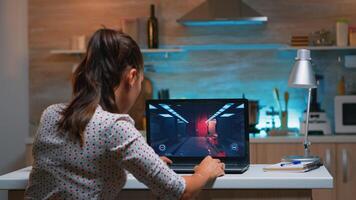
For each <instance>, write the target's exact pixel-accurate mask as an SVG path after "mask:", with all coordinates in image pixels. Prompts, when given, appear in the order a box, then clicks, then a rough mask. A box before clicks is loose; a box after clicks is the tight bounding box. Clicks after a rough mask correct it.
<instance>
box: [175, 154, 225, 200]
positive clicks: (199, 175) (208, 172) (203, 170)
mask: <svg viewBox="0 0 356 200" xmlns="http://www.w3.org/2000/svg"><path fill="white" fill-rule="evenodd" d="M224 170H225V165H224V163H221V162H220V160H219V159H213V158H212V157H211V156H207V157H205V158H204V160H203V161H202V162H201V163H200V164H199V165H198V166H197V167H196V168H195V170H194V171H195V173H194V174H193V175H191V176H183V178H184V180H185V184H186V186H185V190H184V193H183V195H182V198H181V199H182V200H186V199H192V198H194V197H195V196H197V195H198V194H199V192H200V191H201V189H203V187H204V186H205V185H206V183H208V182H209V181H211V180H213V179H215V178H217V177H219V176H223V175H224V174H225V173H224Z"/></svg>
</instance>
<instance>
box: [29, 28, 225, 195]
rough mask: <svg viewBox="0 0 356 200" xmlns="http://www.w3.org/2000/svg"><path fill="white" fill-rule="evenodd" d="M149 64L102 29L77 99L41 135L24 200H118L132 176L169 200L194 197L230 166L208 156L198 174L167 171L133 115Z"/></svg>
mask: <svg viewBox="0 0 356 200" xmlns="http://www.w3.org/2000/svg"><path fill="white" fill-rule="evenodd" d="M142 80H143V58H142V54H141V52H140V49H139V47H138V45H137V44H136V43H135V41H134V40H132V39H131V38H130V37H129V36H128V35H126V34H124V33H121V32H118V31H115V30H110V29H100V30H98V31H96V32H95V33H94V35H93V36H92V38H91V39H90V41H89V44H88V48H87V53H86V55H85V58H84V59H83V61H82V62H81V63H80V65H79V66H78V68H77V69H76V71H75V72H74V76H73V98H72V100H71V102H70V103H68V104H56V105H52V106H50V107H48V108H47V109H46V110H45V111H44V112H43V114H42V117H41V122H40V126H39V129H38V133H37V135H36V138H35V141H34V146H33V156H34V163H33V168H32V172H31V175H30V180H29V183H28V187H27V190H26V192H25V199H36V200H38V199H105V200H108V199H117V197H118V196H119V193H120V191H121V189H122V187H123V186H124V184H125V182H126V173H125V170H127V171H128V172H130V173H132V174H133V175H134V176H135V177H136V178H137V179H138V180H139V181H141V182H143V183H144V184H146V185H147V186H148V187H149V188H150V190H151V191H152V193H153V194H155V195H156V196H157V197H160V198H162V199H190V198H192V197H194V196H196V195H197V194H198V192H199V191H200V190H201V189H202V187H203V186H204V185H205V184H206V183H207V182H208V181H210V180H212V179H215V178H216V177H218V176H222V175H223V174H224V164H223V163H221V162H220V161H219V160H218V159H213V158H211V157H210V156H208V157H206V158H205V159H204V160H203V161H202V162H201V163H200V164H199V165H198V166H197V167H196V168H195V173H194V174H193V175H191V176H180V175H177V174H176V173H174V172H173V171H172V170H171V169H169V168H168V166H167V165H166V163H164V162H171V161H170V160H169V159H167V158H164V159H163V158H162V159H161V158H160V157H159V156H158V155H157V154H155V152H154V151H153V150H152V148H150V147H149V146H148V144H147V143H146V142H145V140H144V138H143V137H142V135H141V134H140V133H139V132H138V131H137V130H136V129H135V127H134V122H133V120H132V119H131V118H130V116H129V115H127V114H126V113H127V112H128V111H129V109H130V108H131V106H132V105H133V103H134V102H135V99H136V98H137V96H138V94H139V93H140V90H141V82H142Z"/></svg>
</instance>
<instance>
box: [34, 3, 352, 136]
mask: <svg viewBox="0 0 356 200" xmlns="http://www.w3.org/2000/svg"><path fill="white" fill-rule="evenodd" d="M203 1H204V0H179V1H173V0H135V1H134V0H101V1H96V0H87V1H82V0H62V1H46V0H29V3H28V4H29V6H28V7H29V10H28V14H29V22H28V27H29V53H30V55H29V56H30V69H29V73H30V120H31V134H34V132H35V130H36V127H37V126H36V125H37V124H38V122H39V118H40V115H41V113H42V111H43V110H44V109H45V108H46V107H47V106H48V105H50V104H53V103H59V102H66V101H68V99H69V98H70V95H71V85H70V75H71V71H72V66H73V65H74V64H76V63H78V62H79V60H80V57H79V56H67V55H53V54H50V50H52V49H68V48H69V47H70V40H71V38H72V37H73V36H78V35H86V36H87V38H88V37H90V35H91V34H92V33H93V31H95V30H96V29H98V28H100V27H103V26H106V27H109V28H116V29H119V28H121V21H122V19H126V18H136V19H138V20H139V34H140V36H139V39H138V42H139V43H140V44H141V47H143V48H145V47H146V38H145V37H146V33H145V30H146V27H145V24H146V19H147V17H148V15H149V4H151V3H155V4H156V6H157V18H158V20H159V30H160V32H159V33H160V35H159V38H160V44H162V45H207V46H212V47H214V48H215V47H216V46H218V47H219V45H220V47H221V46H224V45H239V44H247V45H250V44H251V45H252V46H253V45H255V44H257V46H259V44H266V43H267V44H279V43H284V44H285V43H288V42H289V40H290V36H291V35H293V34H294V35H297V34H299V35H300V34H301V35H303V34H309V33H310V32H313V31H316V30H320V29H321V28H326V29H329V28H332V27H333V26H334V25H335V21H336V20H337V19H338V18H344V17H347V18H348V19H349V20H350V21H351V22H353V23H354V22H355V21H356V13H355V11H354V8H355V7H356V1H354V0H343V1H336V0H313V1H310V0H299V1H297V0H293V1H286V0H274V1H273V3H266V1H265V0H246V1H245V2H246V3H247V4H248V5H250V6H251V7H253V8H254V9H256V10H257V11H258V12H260V13H261V14H263V15H266V16H267V17H268V18H269V21H268V22H267V23H266V25H262V26H255V25H252V26H234V27H224V28H221V27H193V28H187V27H184V26H182V25H180V24H178V23H177V22H176V20H177V19H178V18H180V17H181V16H183V15H184V14H185V13H187V12H188V11H190V10H191V9H193V8H194V7H196V6H197V5H199V4H200V3H201V2H203ZM260 46H261V45H260ZM278 53H280V52H278V50H267V51H265V50H264V51H259V50H258V49H257V50H253V51H226V50H219V51H214V50H213V51H208V52H195V51H194V52H191V53H177V54H173V55H172V56H171V55H170V57H169V58H168V59H166V58H162V57H159V56H158V57H154V58H147V57H146V58H147V59H146V58H145V59H146V60H145V61H146V62H150V63H153V64H152V66H153V67H152V68H153V69H151V71H154V73H153V72H150V73H148V75H149V76H150V78H152V81H153V83H154V84H153V85H154V87H155V90H158V89H162V88H169V89H170V91H171V95H172V96H173V97H177V98H199V97H205V98H214V97H215V98H218V97H219V98H227V97H230V98H231V97H233V98H235V97H240V96H241V95H242V93H244V94H246V97H247V98H253V99H256V100H260V105H264V106H265V107H264V108H266V109H267V108H269V107H270V106H274V103H273V102H274V101H273V97H272V94H271V90H272V88H274V87H276V86H278V87H279V89H280V90H281V91H285V90H289V91H290V93H291V101H290V104H289V106H290V109H291V110H293V111H295V112H296V113H294V115H291V116H290V120H294V122H297V121H298V116H300V115H299V113H297V112H302V111H303V109H304V107H305V101H304V100H305V99H304V98H305V93H304V91H303V90H291V89H290V88H288V86H287V81H288V79H287V77H288V74H289V72H290V68H291V67H292V62H293V60H294V57H295V54H293V53H292V54H291V55H289V56H280V55H279V54H278ZM283 53H286V52H283ZM287 53H288V52H287ZM312 56H313V59H314V62H315V64H316V71H317V72H319V73H321V74H322V75H324V82H325V83H327V85H326V87H325V90H324V91H323V92H324V95H323V104H322V107H323V109H325V110H326V111H327V112H328V115H329V117H331V116H332V112H333V96H334V94H335V88H336V85H337V82H338V77H336V76H335V75H341V74H343V73H344V71H343V68H342V63H339V62H337V58H338V56H339V55H338V53H336V54H329V53H328V52H325V53H324V54H318V53H317V54H314V52H313V54H312ZM163 57H164V56H163ZM355 77H356V73H355V72H352V71H350V70H349V71H348V72H347V73H346V74H345V78H346V79H352V78H353V79H354V78H355ZM264 111H265V110H262V112H264Z"/></svg>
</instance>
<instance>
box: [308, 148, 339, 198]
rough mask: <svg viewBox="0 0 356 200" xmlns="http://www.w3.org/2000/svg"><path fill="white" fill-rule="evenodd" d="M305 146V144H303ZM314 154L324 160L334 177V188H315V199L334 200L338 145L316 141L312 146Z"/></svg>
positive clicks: (311, 149)
mask: <svg viewBox="0 0 356 200" xmlns="http://www.w3.org/2000/svg"><path fill="white" fill-rule="evenodd" d="M302 147H303V146H302ZM310 151H311V154H312V155H317V156H319V157H320V158H321V160H322V161H323V163H324V165H325V167H326V168H327V169H328V170H329V172H330V174H331V175H332V176H333V177H334V188H333V189H314V190H313V199H314V200H334V199H336V188H335V179H336V178H335V177H336V145H335V144H332V143H326V144H320V143H314V144H312V145H311V148H310Z"/></svg>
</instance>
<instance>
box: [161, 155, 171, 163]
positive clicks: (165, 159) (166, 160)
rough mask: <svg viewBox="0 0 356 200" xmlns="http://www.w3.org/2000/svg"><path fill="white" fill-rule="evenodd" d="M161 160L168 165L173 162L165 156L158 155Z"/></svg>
mask: <svg viewBox="0 0 356 200" xmlns="http://www.w3.org/2000/svg"><path fill="white" fill-rule="evenodd" d="M159 158H160V159H161V160H162V161H163V162H165V163H166V164H167V165H170V164H172V163H173V161H172V160H171V159H169V158H167V157H166V156H160V157H159Z"/></svg>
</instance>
